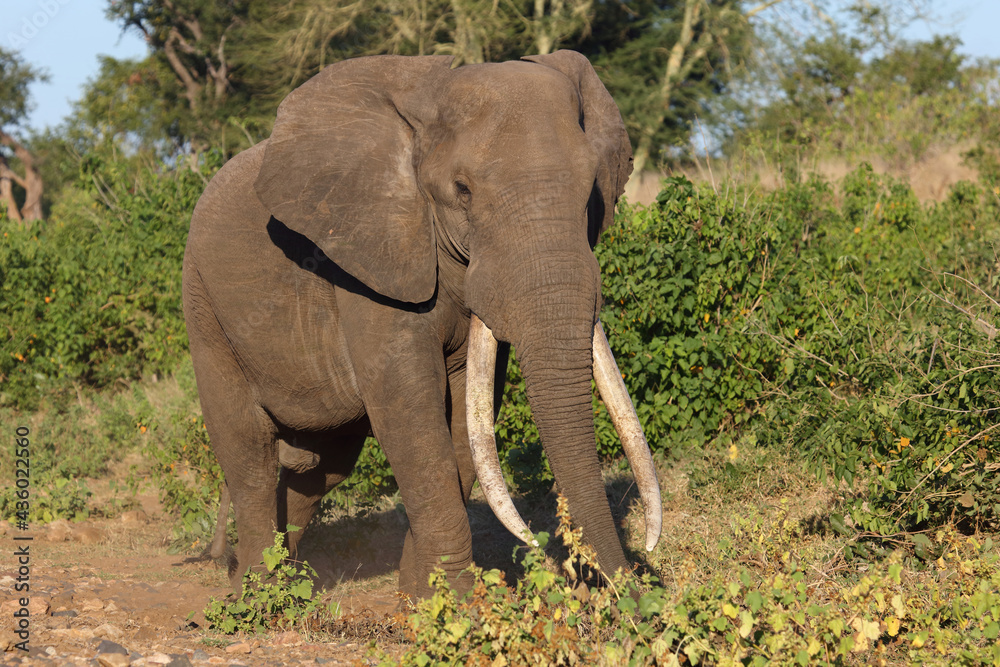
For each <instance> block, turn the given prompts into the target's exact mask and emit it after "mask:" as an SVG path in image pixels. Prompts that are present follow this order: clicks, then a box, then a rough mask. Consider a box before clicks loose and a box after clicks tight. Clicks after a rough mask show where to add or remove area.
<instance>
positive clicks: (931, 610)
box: [383, 502, 1000, 666]
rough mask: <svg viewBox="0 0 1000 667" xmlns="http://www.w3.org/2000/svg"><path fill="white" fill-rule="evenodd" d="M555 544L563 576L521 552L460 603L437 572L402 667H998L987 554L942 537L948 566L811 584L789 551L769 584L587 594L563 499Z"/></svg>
mask: <svg viewBox="0 0 1000 667" xmlns="http://www.w3.org/2000/svg"><path fill="white" fill-rule="evenodd" d="M757 530H763V529H759V528H758V529H757ZM764 532H766V530H765V531H764ZM557 533H558V534H559V535H561V536H562V538H563V542H564V544H565V545H566V546H567V547H568V549H569V553H570V555H569V558H568V559H567V560H566V561H565V562H563V563H562V564H561V571H560V572H558V573H557V572H553V571H552V570H550V569H548V568H546V566H545V561H544V557H543V556H542V554H541V552H540V550H529V551H528V552H527V553H526V555H525V556H524V558H523V561H522V562H523V563H524V566H525V575H524V577H523V578H522V579H521V581H519V582H518V583H517V584H516V585H514V586H510V585H508V584H507V583H506V582H505V581H504V577H503V575H502V574H501V573H500V572H499V571H497V570H491V571H483V570H481V569H473V570H472V575H473V577H474V579H475V583H474V585H473V587H472V590H471V591H470V592H469V593H468V594H466V595H465V596H462V597H460V596H458V595H456V594H455V592H454V591H453V590H452V589H451V588H450V586H449V585H448V583H447V581H446V579H445V577H444V575H443V574H442V573H440V572H438V573H436V574H434V575H432V577H431V585H432V586H433V587H434V589H435V592H434V594H433V596H432V597H431V598H429V599H427V600H424V601H422V602H420V603H418V605H417V608H416V610H415V611H414V613H413V614H411V615H410V616H409V617H408V618H407V619H406V623H405V625H406V630H407V635H408V638H409V639H410V641H412V646H411V648H410V649H409V650H408V651H407V652H406V653H405V654H404V656H403V657H402V660H401V664H403V665H421V666H423V665H431V664H434V665H437V664H468V665H508V664H509V665H522V664H532V665H573V664H609V665H623V664H628V665H680V664H695V665H697V664H719V665H744V664H751V665H758V664H760V665H762V664H765V663H774V664H800V665H813V664H817V665H829V664H888V663H890V662H892V663H897V664H900V663H907V664H909V663H930V664H994V665H996V664H1000V645H998V644H997V641H996V640H997V635H998V630H1000V570H998V569H997V564H998V561H997V556H996V554H995V553H993V551H992V550H993V545H992V544H989V543H988V544H984V545H980V544H979V543H977V542H976V541H975V540H973V539H971V538H963V537H960V536H958V535H956V534H955V533H949V532H947V531H942V532H940V533H938V534H937V535H936V536H934V540H933V541H934V543H935V544H936V545H938V546H940V547H941V548H943V550H944V553H943V555H942V556H941V557H940V558H939V559H938V560H937V561H935V562H933V563H931V564H929V565H928V566H927V567H926V568H924V569H922V570H921V569H915V568H913V567H911V566H906V565H904V562H903V561H904V559H903V555H902V553H896V554H893V555H892V556H890V557H889V558H888V559H886V560H884V561H882V562H878V563H874V564H872V565H870V566H869V568H868V570H867V571H865V572H864V573H858V574H856V575H853V576H850V577H847V578H833V577H829V576H820V577H817V575H816V572H815V571H814V570H812V568H809V567H807V566H804V565H802V564H800V563H798V562H797V561H796V559H795V557H794V555H793V554H792V552H791V551H789V550H785V551H783V552H781V554H780V556H779V558H778V563H779V565H778V567H776V568H775V569H774V570H773V571H771V572H769V573H765V574H761V573H760V572H755V571H753V570H746V569H743V570H741V571H740V572H739V573H738V575H737V576H736V577H734V578H732V579H728V580H727V579H725V578H722V577H716V578H714V579H713V580H712V581H711V582H710V583H707V584H703V585H698V586H681V587H678V588H673V587H671V588H664V587H660V586H657V585H656V584H657V582H656V579H655V578H653V577H651V576H648V575H646V576H643V577H636V576H633V575H624V574H621V573H619V574H618V576H615V577H614V578H613V581H612V583H611V584H610V585H608V586H606V587H603V588H596V587H592V588H589V589H588V588H586V587H585V586H584V585H582V584H581V583H580V579H579V576H578V570H579V569H580V568H582V567H590V568H592V569H596V565H594V561H593V558H592V555H591V554H588V553H587V551H586V550H585V548H583V547H582V546H581V544H580V541H579V540H580V535H579V532H578V531H574V530H572V529H571V527H570V525H569V519H568V515H567V513H566V509H565V504H564V502H561V503H560V527H559V530H558V531H557ZM762 537H763V538H766V537H767V535H762ZM753 538H754V535H748V539H753ZM383 664H390V662H389V661H388V660H387V661H386V662H384V663H383Z"/></svg>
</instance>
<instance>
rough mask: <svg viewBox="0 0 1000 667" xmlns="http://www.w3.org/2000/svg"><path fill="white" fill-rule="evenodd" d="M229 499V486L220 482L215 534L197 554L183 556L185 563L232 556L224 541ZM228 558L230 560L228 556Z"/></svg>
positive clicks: (231, 551)
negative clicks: (209, 542)
mask: <svg viewBox="0 0 1000 667" xmlns="http://www.w3.org/2000/svg"><path fill="white" fill-rule="evenodd" d="M230 503H231V499H230V497H229V487H228V486H226V484H225V482H223V484H222V493H221V494H220V495H219V516H218V518H217V519H216V521H215V535H214V536H213V537H212V543H211V544H209V545H208V546H206V547H205V549H204V551H202V552H201V553H200V554H198V555H197V556H191V557H190V558H185V559H184V562H185V563H202V562H205V561H207V560H219V559H220V558H222V557H223V556H226V555H227V553H228V554H229V555H230V556H232V555H233V550H232V549H231V548H230V547H229V544H228V543H227V542H226V528H227V527H228V524H229V505H230ZM229 560H232V558H230V559H229Z"/></svg>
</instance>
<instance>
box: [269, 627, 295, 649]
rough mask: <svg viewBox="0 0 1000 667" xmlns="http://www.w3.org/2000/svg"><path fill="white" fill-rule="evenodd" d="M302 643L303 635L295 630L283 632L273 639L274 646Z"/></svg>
mask: <svg viewBox="0 0 1000 667" xmlns="http://www.w3.org/2000/svg"><path fill="white" fill-rule="evenodd" d="M301 643H302V635H300V634H299V633H298V632H296V631H295V630H289V631H288V632H282V633H281V634H280V635H277V636H275V638H274V639H273V640H272V641H271V644H272V645H273V646H297V645H298V644H301Z"/></svg>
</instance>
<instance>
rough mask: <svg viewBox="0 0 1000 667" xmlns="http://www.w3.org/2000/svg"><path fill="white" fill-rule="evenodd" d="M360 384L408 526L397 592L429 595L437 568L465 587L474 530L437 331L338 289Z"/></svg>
mask: <svg viewBox="0 0 1000 667" xmlns="http://www.w3.org/2000/svg"><path fill="white" fill-rule="evenodd" d="M337 298H338V303H340V304H341V306H342V312H343V313H344V320H343V322H344V332H345V338H346V339H347V343H348V347H349V349H350V354H351V359H352V361H353V363H354V371H355V375H356V377H357V383H358V388H359V391H360V393H361V396H362V399H363V400H364V404H365V409H366V411H367V414H368V418H369V420H370V421H371V425H372V431H373V432H374V433H375V437H376V438H377V439H378V442H379V444H380V445H381V447H382V449H383V450H384V451H385V454H386V458H387V459H388V460H389V463H390V465H391V466H392V470H393V473H394V474H395V476H396V481H397V482H398V484H399V490H400V495H401V496H402V500H403V505H404V506H405V508H406V515H407V518H408V519H409V523H410V527H409V532H408V534H407V536H406V543H405V545H404V550H403V559H402V562H401V564H400V574H399V581H400V589H401V590H402V591H403V592H404V593H406V594H409V595H414V596H418V597H423V596H426V595H429V594H430V592H431V591H430V588H429V586H428V577H429V575H430V574H431V572H432V571H433V570H434V568H435V567H440V568H442V569H444V570H445V572H447V573H448V575H449V578H450V579H451V580H452V582H453V583H454V584H455V585H457V586H459V587H461V586H462V585H463V583H462V580H463V579H468V578H469V577H461V578H459V576H458V575H459V573H460V572H461V570H463V569H465V568H466V567H468V566H469V565H471V564H472V533H471V531H470V530H469V518H468V515H467V514H466V511H465V502H464V497H463V492H462V491H463V489H462V480H461V475H460V472H459V464H458V462H457V461H456V457H455V451H454V448H453V445H452V434H451V431H450V429H449V424H448V419H447V416H448V415H447V400H446V394H447V388H448V374H447V369H446V366H445V359H444V352H443V349H442V344H441V341H440V338H439V337H438V333H437V329H436V327H434V326H433V323H430V322H427V321H426V318H425V315H424V314H421V313H415V312H400V311H399V310H396V309H394V308H391V307H389V306H380V305H378V304H375V303H372V302H370V301H368V300H366V299H364V298H363V297H360V296H359V295H354V294H351V293H348V292H346V291H345V292H340V291H338V294H337Z"/></svg>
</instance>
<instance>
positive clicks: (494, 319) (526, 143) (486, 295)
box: [255, 51, 661, 573]
mask: <svg viewBox="0 0 1000 667" xmlns="http://www.w3.org/2000/svg"><path fill="white" fill-rule="evenodd" d="M450 64H451V59H450V58H448V57H419V58H405V57H396V56H378V57H371V58H360V59H356V60H349V61H344V62H342V63H338V64H336V65H332V66H330V67H328V68H327V69H325V70H323V72H321V73H320V74H319V75H317V76H316V77H314V78H313V79H311V80H310V81H309V82H307V83H306V84H304V85H303V86H301V87H300V88H298V89H297V90H296V91H295V92H293V93H292V94H291V95H290V96H289V97H288V98H287V99H286V100H285V101H284V102H283V103H282V105H281V107H280V108H279V111H278V117H277V121H276V124H275V127H274V132H273V134H272V136H271V138H270V139H269V143H268V146H267V148H266V153H265V156H264V160H263V168H262V169H261V171H260V172H259V175H258V178H257V180H256V184H255V189H256V192H257V195H258V197H259V199H260V200H261V202H262V203H263V204H264V205H265V207H266V208H267V209H268V210H269V211H270V212H271V213H272V214H273V215H274V216H275V217H276V218H278V219H279V220H281V221H282V222H284V223H285V224H286V225H287V226H288V227H290V228H291V229H293V230H295V231H297V232H299V233H301V234H303V235H305V236H307V237H308V238H309V239H311V240H312V241H313V242H314V243H315V244H316V245H317V246H318V247H319V248H320V249H322V250H323V252H324V253H326V255H327V256H328V257H329V258H330V259H332V260H333V261H334V262H335V263H336V264H338V265H339V266H340V267H341V268H342V269H343V270H344V271H346V272H347V273H348V274H350V275H351V276H353V277H354V278H356V279H357V280H358V281H360V282H361V283H363V284H364V285H365V286H366V287H367V288H368V289H370V290H372V291H373V292H375V293H377V294H378V295H381V297H382V298H385V299H387V300H394V301H397V302H399V303H400V306H401V307H410V308H413V307H416V308H425V309H433V308H436V307H439V305H440V304H441V303H442V302H443V301H446V300H449V299H450V300H452V301H453V302H454V303H457V304H458V305H459V308H458V310H459V311H460V313H461V316H462V317H464V318H465V320H464V321H465V323H466V324H465V327H466V328H463V329H462V330H463V331H469V339H468V353H467V354H468V358H467V363H468V389H467V390H468V396H467V412H468V423H469V430H470V440H471V444H472V447H473V454H474V455H473V458H474V460H475V462H476V466H477V475H478V477H479V479H480V483H481V485H482V486H483V488H484V491H485V492H486V495H487V498H488V499H489V502H490V505H491V507H493V509H494V511H495V512H496V513H497V514H498V516H499V517H500V518H501V520H502V521H503V522H504V523H505V525H507V527H508V528H510V529H511V530H512V531H513V532H514V533H515V534H516V535H517V536H518V537H520V538H522V539H523V538H524V537H525V532H524V524H523V522H522V521H521V520H520V518H519V517H518V516H517V513H516V511H515V510H513V505H512V504H511V503H510V499H509V496H508V495H507V492H506V489H505V488H504V485H503V480H502V477H501V476H500V474H499V466H498V463H497V456H496V447H495V443H494V441H493V416H494V414H493V377H492V376H493V370H494V360H495V359H496V352H495V350H496V340H495V338H494V335H495V336H496V338H499V339H501V340H504V341H507V342H510V343H511V344H513V345H514V347H515V349H516V350H517V355H518V359H519V361H520V363H521V365H522V368H523V372H524V376H525V380H526V384H527V392H528V399H529V402H530V404H531V408H532V412H533V414H534V418H535V420H536V423H537V425H538V431H539V434H540V436H541V439H542V443H543V446H544V448H545V451H546V453H547V455H548V458H549V461H550V463H551V466H552V470H553V472H554V474H555V477H556V481H557V483H558V485H559V487H560V489H561V490H562V492H563V493H564V494H565V495H566V496H567V498H568V500H569V506H570V512H571V513H572V515H573V518H574V520H575V521H576V522H577V523H578V524H579V525H580V526H582V527H583V530H584V537H585V539H586V540H587V541H589V542H590V543H591V544H592V545H593V546H594V547H595V550H596V552H597V554H598V560H599V562H600V564H601V567H602V569H603V570H604V571H605V572H608V573H611V572H613V571H614V570H616V569H618V568H619V567H624V566H626V560H625V557H624V553H623V551H622V548H621V544H620V542H619V540H618V536H617V533H616V530H615V527H614V524H613V520H612V516H611V512H610V508H609V506H608V502H607V498H606V496H605V494H604V486H603V482H602V478H601V470H600V465H599V462H598V457H597V452H596V447H595V438H594V425H593V412H592V409H591V384H590V381H591V378H592V377H594V375H595V373H596V376H597V378H598V384H599V387H600V389H601V392H602V395H603V396H604V398H605V401H606V402H607V403H608V406H609V409H610V411H611V413H612V416H613V417H614V418H615V420H616V425H618V428H619V433H620V434H621V435H622V437H623V442H624V444H625V447H626V452H627V453H628V455H629V458H630V461H631V462H632V466H633V469H634V470H635V472H636V476H637V479H638V481H639V486H640V490H641V494H642V498H643V501H644V504H645V505H646V520H647V548H649V549H652V546H653V545H654V544H655V542H656V540H657V538H658V535H659V531H660V511H661V510H660V500H659V488H658V485H657V482H656V477H655V473H654V470H653V465H652V459H651V457H650V454H649V449H648V447H647V446H646V443H645V440H644V438H643V436H642V430H641V428H640V426H639V423H638V420H637V418H636V416H635V412H634V410H633V409H632V406H631V402H630V400H629V398H628V395H627V393H626V392H625V388H624V384H623V383H622V381H621V375H620V373H619V372H618V369H617V367H616V366H615V364H614V360H613V358H612V357H611V355H610V350H608V346H607V341H606V339H605V338H604V334H603V332H602V331H601V328H600V324H599V322H598V319H597V315H598V311H599V308H600V305H601V281H600V271H599V268H598V264H597V260H596V258H595V257H594V254H593V251H592V248H593V246H594V244H595V243H596V242H597V240H598V237H599V235H600V232H601V231H602V230H604V229H605V228H607V227H608V226H609V225H610V224H611V223H612V221H613V217H614V208H615V203H616V201H617V199H618V197H619V196H620V195H621V193H622V191H623V189H624V185H625V181H626V179H627V178H628V176H629V173H630V172H631V170H632V165H631V162H632V155H631V149H630V146H629V141H628V136H627V135H626V132H625V128H624V125H623V123H622V120H621V116H620V114H619V112H618V109H617V107H616V106H615V104H614V101H613V100H612V99H611V96H610V95H609V94H608V92H607V90H606V89H605V88H604V86H603V84H602V83H601V82H600V80H599V79H598V77H597V75H596V73H595V72H594V70H593V68H592V67H591V66H590V63H589V62H588V61H587V59H586V58H585V57H584V56H582V55H580V54H578V53H575V52H572V51H559V52H556V53H553V54H549V55H544V56H532V57H529V58H526V59H524V61H514V62H507V63H500V64H482V65H469V66H465V67H461V68H457V69H452V68H451V67H450ZM407 304H418V305H416V306H413V305H407ZM470 323H471V324H470ZM595 344H596V345H595Z"/></svg>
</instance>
